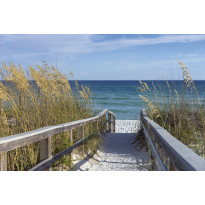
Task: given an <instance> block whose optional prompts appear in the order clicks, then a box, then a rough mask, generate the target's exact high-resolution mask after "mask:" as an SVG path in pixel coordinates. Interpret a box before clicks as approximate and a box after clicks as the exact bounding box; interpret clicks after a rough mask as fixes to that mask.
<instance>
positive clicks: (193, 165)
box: [140, 109, 205, 171]
mask: <svg viewBox="0 0 205 205" xmlns="http://www.w3.org/2000/svg"><path fill="white" fill-rule="evenodd" d="M140 117H141V123H142V124H143V125H144V126H143V131H144V132H146V133H145V137H146V135H147V134H148V135H149V136H150V138H151V140H152V142H153V144H154V145H155V148H156V150H157V152H158V154H159V156H160V158H161V160H162V161H163V163H164V166H165V167H166V169H167V170H181V171H202V170H203V171H204V170H205V159H204V158H202V157H200V156H199V155H197V154H196V153H194V152H193V151H192V150H191V149H189V148H188V147H187V146H186V145H184V144H183V143H182V142H180V141H179V140H177V139H176V138H175V137H173V136H172V135H171V134H170V133H168V132H167V131H166V130H165V129H164V128H162V127H161V126H159V125H158V124H157V123H155V122H154V121H153V120H151V119H150V118H149V117H148V116H147V114H146V111H145V110H144V109H142V111H141V116H140ZM151 158H152V162H153V164H154V163H156V160H155V156H153V153H152V155H151ZM155 168H157V167H156V166H155Z"/></svg>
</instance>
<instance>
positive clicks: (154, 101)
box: [137, 61, 205, 157]
mask: <svg viewBox="0 0 205 205" xmlns="http://www.w3.org/2000/svg"><path fill="white" fill-rule="evenodd" d="M179 64H180V67H181V71H182V74H183V79H184V80H183V83H182V85H181V87H178V86H176V84H175V83H174V82H169V81H167V82H166V86H165V85H163V86H164V87H162V86H158V85H155V84H154V83H152V86H151V87H149V86H148V85H147V84H146V83H143V82H141V81H140V86H139V87H138V88H137V90H138V93H139V96H140V98H141V99H142V100H143V101H144V102H145V103H146V105H147V107H146V111H147V113H148V116H149V117H150V118H151V119H152V120H154V121H155V122H156V123H158V124H159V125H161V126H162V127H163V128H165V129H166V130H167V131H168V132H170V133H171V134H172V135H173V136H174V137H176V138H177V139H178V140H180V141H181V142H182V143H184V144H185V145H187V146H188V147H189V148H191V149H192V150H193V151H194V152H196V153H197V154H199V155H200V156H202V157H205V112H204V111H205V105H204V101H202V100H201V99H200V97H199V93H198V90H197V88H196V86H195V83H194V81H193V79H192V77H191V75H190V72H189V70H188V68H187V67H186V66H185V65H184V63H183V62H181V61H179ZM164 90H166V91H167V92H166V94H165V92H163V91H164Z"/></svg>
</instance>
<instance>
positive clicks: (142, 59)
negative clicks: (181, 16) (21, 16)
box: [0, 34, 205, 80]
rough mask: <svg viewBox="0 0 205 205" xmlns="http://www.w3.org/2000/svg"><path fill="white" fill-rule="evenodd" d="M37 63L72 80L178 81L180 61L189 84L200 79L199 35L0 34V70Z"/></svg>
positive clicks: (202, 47)
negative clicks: (5, 66) (11, 64)
mask: <svg viewBox="0 0 205 205" xmlns="http://www.w3.org/2000/svg"><path fill="white" fill-rule="evenodd" d="M42 60H44V61H46V62H47V63H48V64H49V65H53V66H55V67H57V68H58V69H59V70H60V71H62V72H63V73H65V74H66V75H67V76H69V73H70V71H72V72H73V74H74V77H75V79H77V80H180V79H182V73H181V70H180V66H179V64H178V62H177V61H178V60H181V61H183V62H184V64H185V65H186V66H187V67H188V68H189V71H190V73H191V75H192V77H193V79H195V80H205V35H202V34H201V35H196V34H193V35H190V34H189V35H186V34H181V35H180V34H177V35H173V34H172V35H168V34H166V35H150V34H147V35H143V34H136V35H135V34H127V35H125V34H123V35H121V34H113V35H110V34H107V35H104V34H103V35H100V34H85V35H84V34H56V35H55V34H39V35H37V34H10V35H9V34H1V35H0V67H1V64H2V62H6V63H9V62H10V61H12V62H14V63H15V64H16V65H18V64H21V66H23V68H27V67H28V66H29V65H31V66H34V67H35V65H36V64H38V65H43V63H42Z"/></svg>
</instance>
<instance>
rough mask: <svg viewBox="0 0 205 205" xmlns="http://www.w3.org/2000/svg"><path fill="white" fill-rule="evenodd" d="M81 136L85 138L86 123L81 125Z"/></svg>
mask: <svg viewBox="0 0 205 205" xmlns="http://www.w3.org/2000/svg"><path fill="white" fill-rule="evenodd" d="M81 136H82V139H84V138H85V129H84V125H83V126H82V127H81Z"/></svg>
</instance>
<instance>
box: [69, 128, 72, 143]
mask: <svg viewBox="0 0 205 205" xmlns="http://www.w3.org/2000/svg"><path fill="white" fill-rule="evenodd" d="M69 135H70V142H71V144H73V130H70V131H69Z"/></svg>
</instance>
